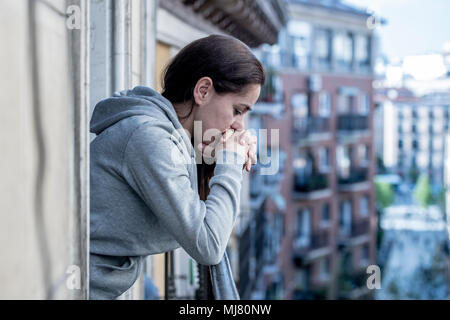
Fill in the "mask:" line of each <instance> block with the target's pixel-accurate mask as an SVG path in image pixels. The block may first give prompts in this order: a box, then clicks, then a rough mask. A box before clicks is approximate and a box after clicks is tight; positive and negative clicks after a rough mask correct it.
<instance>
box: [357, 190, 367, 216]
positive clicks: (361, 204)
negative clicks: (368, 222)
mask: <svg viewBox="0 0 450 320" xmlns="http://www.w3.org/2000/svg"><path fill="white" fill-rule="evenodd" d="M359 212H360V214H361V216H363V217H368V216H369V196H367V195H365V196H362V197H361V199H360V200H359Z"/></svg>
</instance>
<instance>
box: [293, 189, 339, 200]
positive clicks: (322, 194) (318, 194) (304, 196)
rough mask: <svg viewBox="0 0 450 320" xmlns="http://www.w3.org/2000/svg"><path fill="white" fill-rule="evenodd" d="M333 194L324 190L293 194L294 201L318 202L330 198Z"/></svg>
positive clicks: (328, 190)
mask: <svg viewBox="0 0 450 320" xmlns="http://www.w3.org/2000/svg"><path fill="white" fill-rule="evenodd" d="M331 195H332V192H331V190H330V189H322V190H317V191H312V192H295V191H294V192H293V194H292V198H293V200H297V201H298V200H300V201H301V200H316V199H321V198H326V197H330V196H331Z"/></svg>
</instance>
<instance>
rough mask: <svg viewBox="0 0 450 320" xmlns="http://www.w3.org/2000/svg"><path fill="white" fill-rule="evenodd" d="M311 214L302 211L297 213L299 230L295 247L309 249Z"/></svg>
mask: <svg viewBox="0 0 450 320" xmlns="http://www.w3.org/2000/svg"><path fill="white" fill-rule="evenodd" d="M310 232H311V230H310V212H309V209H302V210H300V211H298V213H297V229H296V240H295V245H296V246H297V247H308V246H309V243H310Z"/></svg>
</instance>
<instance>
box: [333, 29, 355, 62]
mask: <svg viewBox="0 0 450 320" xmlns="http://www.w3.org/2000/svg"><path fill="white" fill-rule="evenodd" d="M353 45H354V41H353V35H352V34H351V33H349V32H338V33H336V36H335V37H334V41H333V52H334V53H335V56H336V62H337V64H338V66H339V67H345V68H349V67H350V66H351V63H352V59H353Z"/></svg>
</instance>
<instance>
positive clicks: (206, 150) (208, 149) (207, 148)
mask: <svg viewBox="0 0 450 320" xmlns="http://www.w3.org/2000/svg"><path fill="white" fill-rule="evenodd" d="M203 156H204V157H207V158H213V157H214V146H213V143H210V144H208V145H204V147H203Z"/></svg>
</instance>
